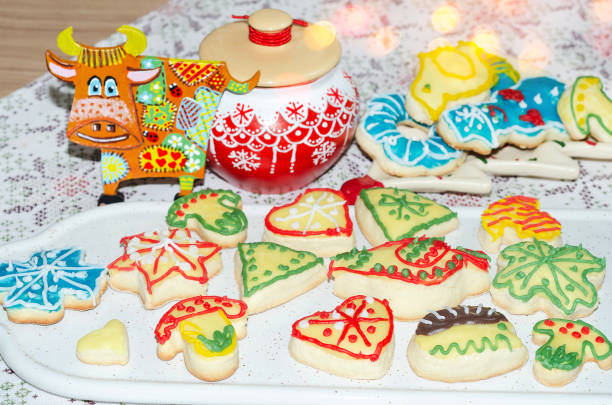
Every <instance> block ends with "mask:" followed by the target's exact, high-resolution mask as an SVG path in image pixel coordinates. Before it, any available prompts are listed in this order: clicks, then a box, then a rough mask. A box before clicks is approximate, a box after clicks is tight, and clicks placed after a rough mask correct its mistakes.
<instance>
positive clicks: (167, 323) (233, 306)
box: [155, 296, 247, 344]
mask: <svg viewBox="0 0 612 405" xmlns="http://www.w3.org/2000/svg"><path fill="white" fill-rule="evenodd" d="M218 310H221V311H223V312H224V314H225V316H226V317H227V318H228V319H229V320H234V319H240V318H242V317H244V316H245V315H246V311H247V305H246V304H245V303H244V302H243V301H240V300H235V299H231V298H227V297H216V296H198V297H191V298H186V299H184V300H181V301H179V302H177V303H176V304H174V305H173V306H172V307H171V308H170V309H169V310H168V311H166V313H165V314H164V315H163V316H162V317H161V319H160V320H159V322H158V323H157V326H156V327H155V339H156V340H157V343H159V344H164V343H166V342H167V341H168V340H169V339H170V338H171V337H172V334H173V333H174V332H175V330H176V328H177V327H178V325H179V324H180V323H181V322H182V321H187V320H190V319H192V318H196V317H200V316H203V315H206V314H209V313H212V312H216V311H218ZM192 322H193V321H192Z"/></svg>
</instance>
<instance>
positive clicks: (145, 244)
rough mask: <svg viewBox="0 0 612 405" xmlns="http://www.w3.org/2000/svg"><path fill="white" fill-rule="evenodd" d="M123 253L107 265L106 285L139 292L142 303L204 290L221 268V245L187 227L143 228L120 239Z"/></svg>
mask: <svg viewBox="0 0 612 405" xmlns="http://www.w3.org/2000/svg"><path fill="white" fill-rule="evenodd" d="M121 246H123V248H124V253H123V255H121V256H120V257H119V258H117V259H116V260H114V261H113V262H112V263H111V264H109V265H108V271H109V275H110V285H111V287H112V288H114V289H116V290H121V291H123V290H126V291H130V292H133V293H135V294H139V295H140V298H141V299H142V303H143V304H144V307H145V308H147V309H154V308H157V307H160V306H161V305H163V304H165V303H166V302H168V301H172V300H176V299H181V298H185V297H193V296H195V295H201V294H205V293H206V287H207V283H208V280H209V278H211V277H213V276H214V275H216V274H217V273H218V272H219V271H220V270H221V265H222V264H221V255H220V254H219V251H220V250H221V248H220V247H219V246H218V245H216V244H214V243H211V242H203V241H201V240H199V239H196V238H193V237H192V236H191V232H190V231H189V230H188V229H184V230H182V229H174V230H172V231H163V232H160V231H154V232H145V233H141V234H138V235H132V236H126V237H125V238H123V239H121Z"/></svg>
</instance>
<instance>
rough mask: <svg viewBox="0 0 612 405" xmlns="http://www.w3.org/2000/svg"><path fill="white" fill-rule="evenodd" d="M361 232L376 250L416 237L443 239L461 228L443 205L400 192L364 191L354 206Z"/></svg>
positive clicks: (393, 189)
mask: <svg viewBox="0 0 612 405" xmlns="http://www.w3.org/2000/svg"><path fill="white" fill-rule="evenodd" d="M355 217H356V218H357V223H358V224H359V229H361V232H363V234H364V236H365V237H366V239H367V240H368V241H369V242H370V243H371V244H372V245H374V246H376V245H380V244H382V243H385V242H387V241H390V240H401V239H405V238H412V237H415V236H422V235H425V236H429V237H435V236H444V235H446V234H448V233H450V232H452V231H454V230H455V229H457V227H458V226H459V220H458V219H457V213H455V212H453V211H451V210H450V209H449V208H447V207H445V206H444V205H440V204H438V203H436V202H435V201H432V200H430V199H428V198H425V197H423V196H420V195H418V194H415V193H412V192H410V191H408V190H402V189H397V188H369V189H364V190H361V192H360V193H359V198H358V199H357V201H356V202H355Z"/></svg>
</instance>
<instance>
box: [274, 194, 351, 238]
mask: <svg viewBox="0 0 612 405" xmlns="http://www.w3.org/2000/svg"><path fill="white" fill-rule="evenodd" d="M313 191H326V192H329V193H332V194H336V195H337V196H338V197H340V198H342V199H343V200H344V204H342V208H344V219H345V221H346V227H340V230H339V231H337V230H336V229H335V228H327V229H325V230H323V231H306V232H304V231H293V230H286V229H280V228H277V227H276V226H274V225H272V224H271V223H270V216H272V214H273V213H275V212H276V211H278V210H281V209H283V208H287V207H291V206H292V205H295V204H297V203H298V202H299V200H300V199H301V198H302V197H303V196H304V195H305V194H306V193H310V192H313ZM348 206H349V204H348V201H346V197H345V196H344V194H343V193H342V192H341V191H338V190H334V189H331V188H324V187H323V188H309V189H306V190H304V192H303V193H302V194H300V195H298V196H297V197H296V199H295V200H293V202H290V203H289V204H285V205H280V206H278V207H273V208H272V209H271V210H270V212H268V215H266V219H265V226H266V228H267V229H268V230H270V231H271V232H274V233H276V234H279V235H286V236H301V237H304V236H313V235H329V236H339V235H343V234H344V235H347V236H350V235H352V233H353V222H352V221H351V218H350V217H349V209H348Z"/></svg>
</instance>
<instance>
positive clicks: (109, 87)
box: [104, 77, 119, 97]
mask: <svg viewBox="0 0 612 405" xmlns="http://www.w3.org/2000/svg"><path fill="white" fill-rule="evenodd" d="M104 94H106V97H117V96H118V95H119V90H117V82H116V81H115V79H114V78H112V77H107V78H106V79H105V80H104Z"/></svg>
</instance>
